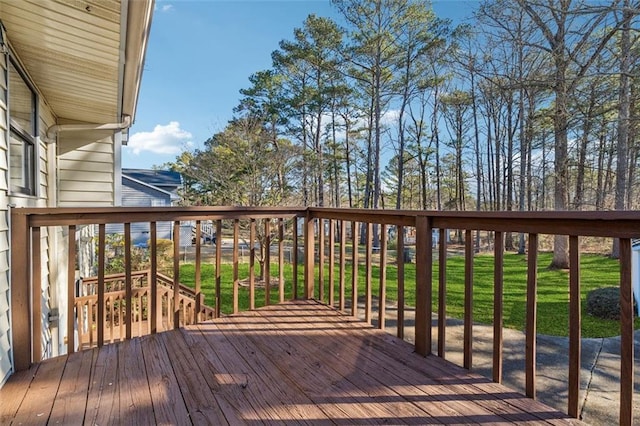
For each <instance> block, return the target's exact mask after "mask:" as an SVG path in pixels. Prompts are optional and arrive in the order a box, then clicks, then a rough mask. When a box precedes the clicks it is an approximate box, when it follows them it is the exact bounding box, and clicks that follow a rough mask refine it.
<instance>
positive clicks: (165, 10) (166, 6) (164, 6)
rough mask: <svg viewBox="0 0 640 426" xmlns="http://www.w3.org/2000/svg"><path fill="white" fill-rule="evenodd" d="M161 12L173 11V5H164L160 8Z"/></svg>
mask: <svg viewBox="0 0 640 426" xmlns="http://www.w3.org/2000/svg"><path fill="white" fill-rule="evenodd" d="M161 10H162V11H163V12H169V11H170V10H173V5H172V4H165V5H163V6H162V9H161Z"/></svg>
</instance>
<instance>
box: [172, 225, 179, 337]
mask: <svg viewBox="0 0 640 426" xmlns="http://www.w3.org/2000/svg"><path fill="white" fill-rule="evenodd" d="M172 308H173V310H172V315H173V328H174V329H178V328H180V221H179V220H176V221H175V222H173V306H172Z"/></svg>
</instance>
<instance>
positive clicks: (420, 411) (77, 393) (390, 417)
mask: <svg viewBox="0 0 640 426" xmlns="http://www.w3.org/2000/svg"><path fill="white" fill-rule="evenodd" d="M0 401H2V404H0V405H2V407H1V412H0V414H1V415H2V417H1V418H0V420H1V421H2V424H10V423H15V424H18V423H20V422H23V423H25V424H47V423H50V424H54V423H56V422H60V421H62V422H63V423H68V424H71V423H73V424H79V423H84V424H107V423H109V424H110V423H114V422H115V423H122V422H125V423H140V424H146V423H149V422H151V423H156V424H198V425H199V424H234V425H235V424H247V425H258V424H282V423H286V424H314V425H315V424H337V425H364V424H489V423H491V424H531V425H537V424H547V425H548V424H579V423H580V422H578V421H577V420H574V419H570V418H568V417H567V416H566V415H563V414H562V413H559V412H557V411H555V410H554V409H551V408H549V407H547V406H545V405H543V404H541V403H539V402H537V401H534V400H531V399H527V398H525V397H524V396H522V395H521V394H519V393H517V392H514V391H512V390H510V389H508V388H506V387H504V386H502V385H499V384H495V383H492V382H490V381H488V380H487V379H486V378H484V377H482V376H480V375H477V374H473V373H470V372H468V371H467V370H464V369H462V368H461V367H458V366H455V365H453V364H451V363H449V362H447V361H445V360H442V359H440V358H438V357H435V356H428V357H426V358H424V357H420V356H418V355H416V354H415V353H413V347H412V346H411V345H410V344H409V343H407V342H403V341H402V340H399V339H397V338H395V337H394V336H392V335H390V334H387V333H386V332H384V331H381V330H377V329H375V328H373V327H371V326H369V325H367V324H365V323H363V322H360V321H358V320H357V319H354V318H353V317H350V316H347V315H343V314H341V313H339V312H337V311H335V310H334V309H332V308H329V307H327V306H325V305H322V304H319V303H317V302H313V301H297V302H287V303H284V304H280V305H272V306H268V307H264V308H261V309H258V310H255V311H250V312H243V313H239V314H236V315H232V316H226V317H223V318H219V319H217V320H214V321H211V322H205V323H202V324H198V325H191V326H187V327H185V328H182V329H179V330H172V331H168V332H163V333H159V334H156V335H151V336H145V337H141V338H135V339H132V340H130V341H126V342H121V343H116V344H111V345H105V346H104V347H102V348H100V349H93V350H90V351H85V352H81V353H77V354H72V355H70V356H64V357H59V358H54V359H52V360H47V361H45V362H43V363H40V364H38V365H36V366H34V367H32V368H31V369H30V370H29V371H28V372H23V373H18V374H16V375H14V377H12V378H11V379H10V380H9V382H8V383H7V384H6V385H5V386H4V387H3V388H2V389H0Z"/></svg>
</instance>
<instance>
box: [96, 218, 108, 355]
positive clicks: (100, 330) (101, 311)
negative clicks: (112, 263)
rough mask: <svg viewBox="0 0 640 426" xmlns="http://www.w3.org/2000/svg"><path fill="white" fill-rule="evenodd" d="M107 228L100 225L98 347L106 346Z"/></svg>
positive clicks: (102, 224)
mask: <svg viewBox="0 0 640 426" xmlns="http://www.w3.org/2000/svg"><path fill="white" fill-rule="evenodd" d="M105 246H106V230H105V224H104V223H101V224H100V225H98V289H97V290H98V347H99V348H101V347H102V346H104V327H105V325H104V322H105V317H104V316H105V309H104V308H105V306H104V303H105V301H104V290H105V283H104V268H105V258H104V256H105Z"/></svg>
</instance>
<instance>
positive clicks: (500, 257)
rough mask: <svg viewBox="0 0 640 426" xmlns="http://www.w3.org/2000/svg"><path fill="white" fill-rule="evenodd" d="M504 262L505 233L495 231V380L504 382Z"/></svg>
mask: <svg viewBox="0 0 640 426" xmlns="http://www.w3.org/2000/svg"><path fill="white" fill-rule="evenodd" d="M503 263H504V235H503V233H502V232H499V231H496V233H495V247H494V265H493V266H494V268H493V381H494V382H496V383H502V323H503V320H502V316H503V312H502V292H503V288H504V283H503V276H504V273H503V269H502V267H503Z"/></svg>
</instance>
